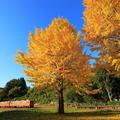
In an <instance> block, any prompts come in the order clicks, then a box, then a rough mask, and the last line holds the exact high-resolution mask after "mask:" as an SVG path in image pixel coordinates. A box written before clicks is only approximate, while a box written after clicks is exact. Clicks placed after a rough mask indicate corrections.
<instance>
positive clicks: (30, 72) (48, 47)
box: [16, 18, 95, 113]
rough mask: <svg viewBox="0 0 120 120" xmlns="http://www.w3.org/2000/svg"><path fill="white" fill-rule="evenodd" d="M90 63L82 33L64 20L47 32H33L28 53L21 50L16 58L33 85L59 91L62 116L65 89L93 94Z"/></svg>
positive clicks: (59, 109) (59, 108)
mask: <svg viewBox="0 0 120 120" xmlns="http://www.w3.org/2000/svg"><path fill="white" fill-rule="evenodd" d="M88 60H89V56H88V55H86V54H83V46H82V43H81V42H80V33H78V34H77V33H76V30H75V28H74V27H73V26H72V25H71V24H70V23H69V22H68V20H66V19H64V18H55V19H54V20H53V21H52V23H51V24H50V25H49V26H48V27H47V28H46V29H36V30H35V33H34V34H33V33H30V35H29V45H28V48H27V54H24V53H23V52H21V51H18V55H17V57H16V61H17V62H18V63H19V64H22V65H23V66H24V67H23V68H24V72H25V74H26V76H28V77H29V81H30V82H32V83H33V85H35V86H36V87H37V88H39V89H42V88H43V87H52V88H54V89H55V90H56V91H57V93H58V112H59V113H64V98H63V90H64V89H65V88H66V87H68V88H69V87H73V88H75V89H76V91H81V90H83V91H85V92H88V93H89V90H87V88H86V87H85V86H86V85H87V84H89V81H88V80H89V77H90V76H91V67H90V64H89V62H88ZM94 92H95V91H92V93H94Z"/></svg>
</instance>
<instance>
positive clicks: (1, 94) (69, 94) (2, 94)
mask: <svg viewBox="0 0 120 120" xmlns="http://www.w3.org/2000/svg"><path fill="white" fill-rule="evenodd" d="M106 76H107V78H108V79H107V80H106ZM91 81H92V84H93V85H92V86H91V88H90V89H99V88H100V92H98V93H96V94H86V93H84V92H81V93H77V92H76V91H75V90H74V89H72V88H71V89H65V92H64V101H65V103H81V104H93V105H97V104H108V103H111V104H112V103H113V104H119V99H120V87H119V86H120V78H119V77H116V76H114V75H109V74H108V73H107V72H106V71H105V70H103V69H97V70H96V73H95V75H94V77H92V78H91ZM88 87H90V86H88ZM55 92H56V91H55V90H52V89H50V88H44V89H42V90H39V89H37V88H36V87H32V88H30V87H27V85H26V81H25V79H24V78H20V79H12V80H10V81H8V82H7V83H6V85H5V87H4V88H0V101H5V100H26V99H29V100H33V101H34V102H35V103H42V104H44V103H55V102H57V96H55V94H56V93H55Z"/></svg>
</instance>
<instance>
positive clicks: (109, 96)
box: [106, 87, 112, 102]
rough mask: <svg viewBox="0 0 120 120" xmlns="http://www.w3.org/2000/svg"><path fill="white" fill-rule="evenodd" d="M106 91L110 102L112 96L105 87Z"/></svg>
mask: <svg viewBox="0 0 120 120" xmlns="http://www.w3.org/2000/svg"><path fill="white" fill-rule="evenodd" d="M106 91H107V94H108V98H109V101H110V102H111V101H112V97H111V95H110V92H109V90H108V88H107V87H106Z"/></svg>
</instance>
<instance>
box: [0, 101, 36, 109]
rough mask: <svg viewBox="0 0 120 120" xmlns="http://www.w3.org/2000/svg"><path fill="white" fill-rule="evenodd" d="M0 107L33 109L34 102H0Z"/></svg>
mask: <svg viewBox="0 0 120 120" xmlns="http://www.w3.org/2000/svg"><path fill="white" fill-rule="evenodd" d="M0 107H9V108H10V107H28V108H33V107H34V102H33V101H30V100H21V101H4V102H0Z"/></svg>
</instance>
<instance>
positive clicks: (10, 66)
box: [0, 0, 84, 87]
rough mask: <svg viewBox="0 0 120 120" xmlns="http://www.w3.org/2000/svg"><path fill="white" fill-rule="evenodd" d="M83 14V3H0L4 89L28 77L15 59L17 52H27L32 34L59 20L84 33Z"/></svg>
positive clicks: (41, 0) (0, 59)
mask: <svg viewBox="0 0 120 120" xmlns="http://www.w3.org/2000/svg"><path fill="white" fill-rule="evenodd" d="M83 10H84V7H83V5H82V0H0V86H2V87H3V86H4V85H5V84H6V82H7V81H9V80H11V79H13V78H20V77H25V76H24V73H23V72H22V67H21V66H20V65H18V64H17V63H16V62H15V60H14V58H15V56H16V54H17V53H16V51H17V50H21V51H23V52H25V51H26V48H27V44H28V34H29V32H34V29H35V28H36V27H37V28H40V27H42V28H45V27H47V26H48V25H49V24H50V23H51V21H52V19H53V18H55V17H59V16H62V17H64V18H67V19H68V20H69V21H70V22H71V23H72V24H73V25H74V26H76V28H77V30H80V29H81V28H82V26H83V20H82V12H83Z"/></svg>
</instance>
